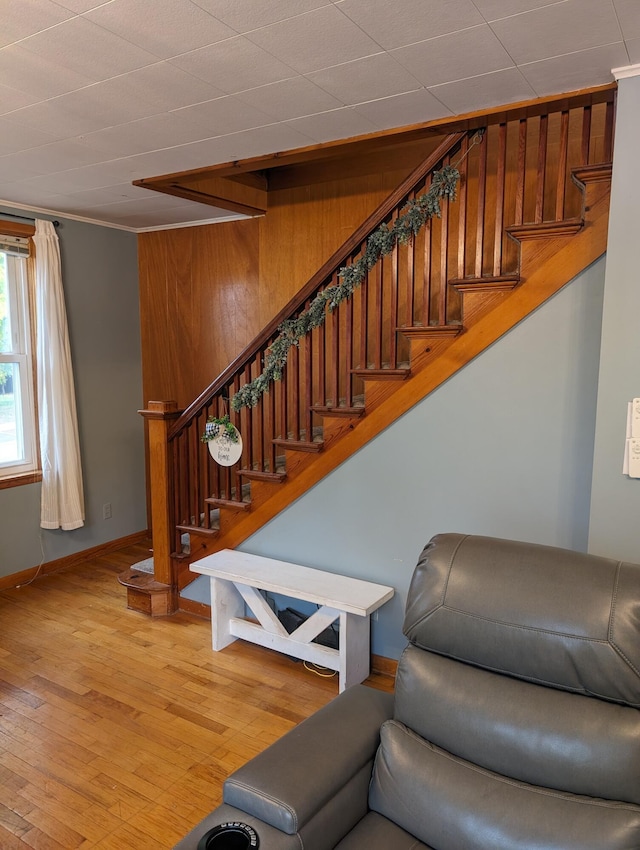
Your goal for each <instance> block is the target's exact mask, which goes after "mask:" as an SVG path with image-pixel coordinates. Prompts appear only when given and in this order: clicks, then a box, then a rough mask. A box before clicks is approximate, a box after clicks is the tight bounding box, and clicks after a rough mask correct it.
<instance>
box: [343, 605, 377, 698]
mask: <svg viewBox="0 0 640 850" xmlns="http://www.w3.org/2000/svg"><path fill="white" fill-rule="evenodd" d="M369 646H370V625H369V617H359V616H357V615H356V614H348V613H346V612H344V611H343V612H342V613H341V614H340V684H339V690H340V693H342V691H344V690H345V689H346V688H350V687H351V685H359V684H360V682H364V680H365V679H366V678H367V676H368V675H369V672H370V667H371V658H370V649H369Z"/></svg>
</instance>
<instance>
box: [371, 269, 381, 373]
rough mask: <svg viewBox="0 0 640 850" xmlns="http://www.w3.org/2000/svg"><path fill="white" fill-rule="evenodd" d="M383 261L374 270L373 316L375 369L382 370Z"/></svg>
mask: <svg viewBox="0 0 640 850" xmlns="http://www.w3.org/2000/svg"><path fill="white" fill-rule="evenodd" d="M382 266H383V264H382V261H381V262H379V263H376V265H375V267H374V269H373V277H374V281H375V286H374V296H375V308H374V314H373V368H374V369H382V331H383V316H382Z"/></svg>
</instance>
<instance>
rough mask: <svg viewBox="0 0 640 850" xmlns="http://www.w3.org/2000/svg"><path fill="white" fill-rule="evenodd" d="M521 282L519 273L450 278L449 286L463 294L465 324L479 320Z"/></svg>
mask: <svg viewBox="0 0 640 850" xmlns="http://www.w3.org/2000/svg"><path fill="white" fill-rule="evenodd" d="M519 283H520V275H519V274H503V275H483V276H482V277H464V278H452V279H451V280H449V286H451V287H452V288H453V289H455V290H456V292H459V293H460V294H461V295H462V316H463V319H464V323H465V325H471V324H472V323H475V322H477V321H478V319H480V317H481V316H484V315H485V314H486V313H488V312H489V311H490V310H492V309H493V308H494V307H495V306H496V305H497V304H498V302H499V301H501V300H502V299H503V298H504V297H505V296H506V295H509V293H510V292H511V291H512V290H513V289H515V287H516V286H517V285H518V284H519Z"/></svg>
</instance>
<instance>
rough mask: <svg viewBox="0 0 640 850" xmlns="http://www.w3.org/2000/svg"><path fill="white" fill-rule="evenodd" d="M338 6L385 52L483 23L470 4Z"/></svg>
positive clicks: (399, 1) (375, 0) (361, 0)
mask: <svg viewBox="0 0 640 850" xmlns="http://www.w3.org/2000/svg"><path fill="white" fill-rule="evenodd" d="M337 5H338V8H339V9H340V11H341V12H343V13H344V14H345V15H348V16H349V18H351V20H353V21H354V22H355V23H356V24H358V26H359V27H361V28H362V30H363V31H364V32H366V33H368V34H369V35H370V36H371V38H372V39H374V40H375V41H376V42H377V43H378V44H379V45H380V46H381V47H383V48H384V49H385V50H392V49H393V48H394V47H402V46H404V45H407V44H413V43H414V42H416V41H424V40H425V39H428V38H434V37H435V36H438V35H444V34H445V33H450V32H455V31H456V30H462V29H466V28H467V27H473V26H476V25H477V24H482V23H484V20H483V18H482V15H481V14H480V13H479V12H478V9H477V8H476V6H475V5H474V3H473V2H471V0H430V2H425V0H394V2H389V0H343V2H341V3H338V4H337Z"/></svg>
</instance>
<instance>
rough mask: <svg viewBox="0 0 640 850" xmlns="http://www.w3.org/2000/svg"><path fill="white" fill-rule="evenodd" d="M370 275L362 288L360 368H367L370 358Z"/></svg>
mask: <svg viewBox="0 0 640 850" xmlns="http://www.w3.org/2000/svg"><path fill="white" fill-rule="evenodd" d="M368 335H369V275H367V277H366V278H365V280H364V281H363V283H362V286H361V287H360V368H361V369H366V368H367V359H368V357H369V346H368Z"/></svg>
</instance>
